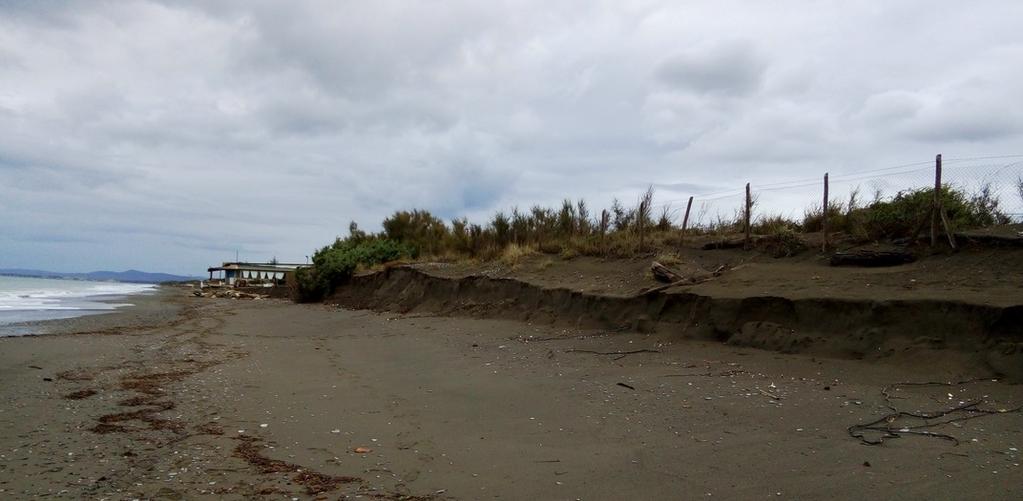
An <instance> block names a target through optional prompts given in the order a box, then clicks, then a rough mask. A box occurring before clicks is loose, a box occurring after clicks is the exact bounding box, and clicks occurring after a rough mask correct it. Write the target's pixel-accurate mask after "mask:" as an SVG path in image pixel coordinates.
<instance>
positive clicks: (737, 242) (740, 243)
mask: <svg viewBox="0 0 1023 501" xmlns="http://www.w3.org/2000/svg"><path fill="white" fill-rule="evenodd" d="M759 240H760V239H759V238H758V237H753V238H752V243H753V244H756V243H757V241H759ZM745 245H746V239H744V238H736V239H732V240H715V241H713V242H707V243H705V244H703V246H702V247H700V248H701V249H703V250H716V249H741V248H743V247H744V246H745Z"/></svg>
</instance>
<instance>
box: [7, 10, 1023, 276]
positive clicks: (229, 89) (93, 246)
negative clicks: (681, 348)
mask: <svg viewBox="0 0 1023 501" xmlns="http://www.w3.org/2000/svg"><path fill="white" fill-rule="evenodd" d="M1020 19H1023V2H1017V1H1010V0H1005V1H982V0H981V1H975V2H960V1H951V0H949V1H933V0H932V1H887V0H885V1H863V2H846V1H837V0H836V1H791V2H789V1H781V0H779V1H771V2H748V1H745V2H737V1H736V2H731V1H713V2H711V1H707V2H683V1H665V2H657V1H624V0H623V1H605V2H601V1H589V0H587V1H564V2H559V1H550V0H543V1H486V2H480V1H476V0H472V1H444V2H425V1H424V2H415V1H400V2H391V1H381V0H374V1H367V2H335V1H323V2H316V1H308V2H293V1H289V2H262V1H253V0H238V1H217V2H207V1H195V2H186V1H181V2H170V1H168V2H161V1H110V2H102V1H82V2H67V3H64V2H36V1H30V0H24V1H18V0H3V1H0V267H32V268H44V269H53V270H59V271H73V270H80V271H88V270H94V269H127V268H139V269H145V270H151V271H169V272H177V273H191V274H197V273H202V272H203V271H204V270H205V267H206V266H207V265H209V264H213V263H216V262H219V261H223V260H232V259H234V255H235V251H238V252H239V254H240V256H241V258H242V259H248V260H263V259H269V258H270V257H272V256H277V257H278V258H280V259H281V260H286V261H304V260H305V256H306V255H308V254H310V253H311V251H312V250H313V249H315V248H316V247H318V246H321V245H323V244H325V243H327V242H329V241H331V240H332V239H333V238H334V236H336V235H339V234H343V233H345V232H346V231H347V230H346V229H347V225H348V221H350V220H356V221H358V222H359V223H360V224H361V225H362V226H363V227H364V228H367V229H377V228H378V227H379V226H378V225H379V221H380V220H381V219H382V218H383V217H384V216H385V215H387V214H389V213H390V212H393V211H394V210H396V209H400V208H412V207H419V208H426V209H429V210H431V211H433V212H434V213H435V214H437V215H440V216H442V217H444V218H446V219H447V218H450V217H454V216H458V215H467V216H469V217H470V218H475V219H482V218H483V217H485V215H486V214H489V213H491V212H492V211H494V210H496V209H507V208H509V207H511V206H513V205H518V206H520V207H528V206H529V205H531V204H533V203H547V204H552V203H556V202H557V201H558V200H560V199H562V198H564V197H572V198H579V197H585V198H586V199H587V200H589V201H590V202H591V205H597V206H600V205H606V204H607V203H608V202H609V201H610V200H611V198H612V197H615V196H618V197H621V198H623V199H625V200H632V199H634V197H635V196H636V193H637V192H638V191H640V190H642V189H643V188H645V187H646V186H647V185H648V184H655V185H657V186H659V187H661V191H659V192H658V196H659V197H661V199H662V200H663V199H664V198H665V197H679V196H684V195H688V194H693V193H696V194H699V193H711V192H717V191H721V190H723V189H732V188H734V187H735V185H736V184H739V183H741V182H743V181H746V180H751V181H753V182H754V183H755V184H756V183H770V182H777V181H785V180H789V179H802V178H806V177H807V176H817V175H819V173H821V172H823V170H826V169H827V170H830V171H831V172H833V173H843V172H856V171H857V170H863V169H868V168H878V167H884V166H888V165H897V164H901V163H907V162H917V161H927V160H928V159H930V158H933V155H934V154H935V153H938V152H942V153H944V154H946V155H949V156H960V157H966V156H979V155H1001V154H1019V153H1023V142H1021V140H1023V104H1021V103H1023V101H1021V100H1020V97H1021V95H1023V64H1021V61H1023V33H1021V31H1020V27H1019V20H1020Z"/></svg>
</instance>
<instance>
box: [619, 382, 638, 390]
mask: <svg viewBox="0 0 1023 501" xmlns="http://www.w3.org/2000/svg"><path fill="white" fill-rule="evenodd" d="M615 384H616V385H618V386H621V387H622V388H628V389H630V390H635V389H636V387H635V386H631V385H627V384H625V383H615Z"/></svg>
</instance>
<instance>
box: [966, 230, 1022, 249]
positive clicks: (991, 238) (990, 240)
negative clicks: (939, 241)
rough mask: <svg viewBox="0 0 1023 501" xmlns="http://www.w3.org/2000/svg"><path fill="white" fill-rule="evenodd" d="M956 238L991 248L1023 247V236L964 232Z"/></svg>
mask: <svg viewBox="0 0 1023 501" xmlns="http://www.w3.org/2000/svg"><path fill="white" fill-rule="evenodd" d="M955 236H956V238H959V239H961V240H966V241H968V242H973V243H979V244H985V245H991V246H1006V247H1023V234H1020V235H1019V236H1012V235H995V234H985V233H972V232H969V233H966V232H964V233H956V234H955Z"/></svg>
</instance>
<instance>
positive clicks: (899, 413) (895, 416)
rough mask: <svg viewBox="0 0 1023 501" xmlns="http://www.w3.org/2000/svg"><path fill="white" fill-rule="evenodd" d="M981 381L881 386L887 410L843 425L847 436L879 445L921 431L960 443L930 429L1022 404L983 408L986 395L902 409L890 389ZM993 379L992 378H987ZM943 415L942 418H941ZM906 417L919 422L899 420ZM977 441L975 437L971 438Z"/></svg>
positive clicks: (1015, 409)
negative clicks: (935, 408)
mask: <svg viewBox="0 0 1023 501" xmlns="http://www.w3.org/2000/svg"><path fill="white" fill-rule="evenodd" d="M981 381H989V380H988V379H983V378H980V379H967V380H963V381H954V382H939V381H926V382H902V383H893V384H890V385H887V386H885V387H883V388H881V396H882V398H884V402H885V407H887V408H888V409H889V410H891V412H890V413H888V414H885V415H884V416H881V417H880V418H878V419H875V420H873V421H871V422H869V423H863V424H854V425H852V426H850V427H848V428H847V429H846V431H847V432H848V433H849V436H850V437H852V438H855V439H858V440H859V441H860V442H861V443H863V444H865V445H881V444H883V443H884V441H885V440H887V439H889V438H901V437H902V435H903V434H907V435H920V436H924V437H931V438H940V439H942V440H948V441H949V442H952V443H953V444H954V445H959V439H958V438H956V437H954V436H952V435H950V434H947V433H941V432H936V431H931V429H933V428H936V427H938V426H941V425H945V424H950V425H953V426H957V427H959V426H961V423H962V422H963V421H968V420H971V419H976V418H981V417H985V416H992V415H995V414H1009V413H1016V412H1021V411H1023V405H1020V406H1017V407H1012V408H997V409H989V408H982V407H981V405H983V404H986V403H989V402H987V401H986V400H985V399H983V398H980V399H972V400H967V401H963V402H959V403H958V404H956V405H953V406H951V407H948V408H945V409H942V410H938V411H931V412H922V411H915V412H910V411H903V410H899V409H898V408H897V407H895V404H893V403H892V399H893V398H898V397H894V396H893V395H892V394H891V393H892V392H893V391H896V390H897V389H898V388H899V387H901V386H917V387H926V386H948V387H954V386H962V385H966V384H971V383H977V382H981ZM990 381H995V380H990ZM943 418H945V419H943ZM900 420H901V421H903V422H904V421H906V420H917V421H921V424H915V425H907V424H903V423H900ZM868 434H869V435H876V436H877V438H870V437H869V436H868ZM973 441H977V439H973Z"/></svg>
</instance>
